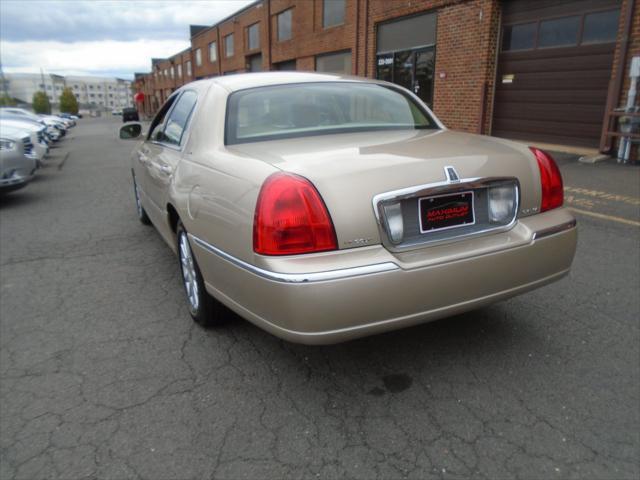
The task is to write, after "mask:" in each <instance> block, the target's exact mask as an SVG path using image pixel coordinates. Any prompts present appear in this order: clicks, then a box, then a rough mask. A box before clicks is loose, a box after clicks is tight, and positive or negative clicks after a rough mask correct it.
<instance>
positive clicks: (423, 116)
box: [225, 82, 438, 145]
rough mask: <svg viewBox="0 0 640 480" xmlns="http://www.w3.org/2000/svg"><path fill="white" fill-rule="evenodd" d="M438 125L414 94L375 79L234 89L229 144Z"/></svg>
mask: <svg viewBox="0 0 640 480" xmlns="http://www.w3.org/2000/svg"><path fill="white" fill-rule="evenodd" d="M433 128H438V127H437V124H436V123H435V121H434V120H433V119H432V118H431V117H430V116H429V115H428V113H427V112H426V111H424V110H423V109H422V108H421V107H420V106H419V105H418V104H416V103H415V102H414V101H413V100H412V99H411V98H410V97H409V96H406V95H405V94H404V93H402V92H400V91H399V90H396V89H394V88H391V87H387V86H383V85H378V84H373V83H352V82H323V83H303V84H287V85H276V86H269V87H259V88H252V89H248V90H240V91H237V92H234V93H232V94H231V96H230V97H229V101H228V106H227V124H226V132H225V139H226V143H227V144H228V145H233V144H237V143H248V142H260V141H266V140H276V139H285V138H294V137H306V136H314V135H326V134H339V133H352V132H368V131H382V130H415V129H433Z"/></svg>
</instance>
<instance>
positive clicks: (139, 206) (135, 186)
mask: <svg viewBox="0 0 640 480" xmlns="http://www.w3.org/2000/svg"><path fill="white" fill-rule="evenodd" d="M133 195H134V197H135V200H136V213H137V214H138V220H140V223H142V224H143V225H151V220H149V216H148V215H147V212H145V211H144V208H143V207H142V204H141V203H140V194H139V193H138V184H137V183H136V177H133Z"/></svg>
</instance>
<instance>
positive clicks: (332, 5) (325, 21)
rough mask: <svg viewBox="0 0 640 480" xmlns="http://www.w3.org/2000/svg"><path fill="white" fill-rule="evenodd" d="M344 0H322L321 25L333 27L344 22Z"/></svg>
mask: <svg viewBox="0 0 640 480" xmlns="http://www.w3.org/2000/svg"><path fill="white" fill-rule="evenodd" d="M344 10H345V0H324V2H323V4H322V25H323V26H324V28H328V27H335V26H336V25H342V24H343V23H344Z"/></svg>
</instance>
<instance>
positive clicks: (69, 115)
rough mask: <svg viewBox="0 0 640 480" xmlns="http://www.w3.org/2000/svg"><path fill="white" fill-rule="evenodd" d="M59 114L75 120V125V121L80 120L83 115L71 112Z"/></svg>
mask: <svg viewBox="0 0 640 480" xmlns="http://www.w3.org/2000/svg"><path fill="white" fill-rule="evenodd" d="M58 116H59V117H61V118H68V119H70V120H73V123H74V125H75V121H76V120H78V119H79V118H81V116H80V115H79V114H78V115H72V114H70V113H60V114H59V115H58Z"/></svg>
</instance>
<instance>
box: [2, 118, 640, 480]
mask: <svg viewBox="0 0 640 480" xmlns="http://www.w3.org/2000/svg"><path fill="white" fill-rule="evenodd" d="M118 127H119V123H118V121H117V119H112V118H102V119H94V118H87V119H82V120H80V122H79V125H78V126H77V127H76V128H75V129H73V130H72V131H71V133H70V134H69V136H68V138H66V139H65V140H63V141H62V142H61V145H60V146H59V147H56V148H55V149H54V150H53V151H52V155H51V157H50V158H49V160H48V161H47V164H46V166H45V168H43V169H42V170H41V171H39V172H38V176H37V179H36V180H35V181H34V182H33V183H32V184H30V185H29V186H27V187H26V188H25V189H23V190H20V191H17V192H14V193H11V194H9V195H6V196H4V197H2V198H0V479H2V480H9V479H41V478H55V479H84V478H87V479H88V478H100V479H129V478H143V479H149V480H158V479H191V478H193V479H205V478H229V479H236V478H321V479H325V478H326V479H329V478H340V479H341V478H354V479H373V478H384V479H392V478H415V479H425V478H443V479H448V478H456V479H460V478H470V479H483V478H487V479H512V478H518V479H554V478H558V479H560V478H562V479H565V478H570V479H615V480H621V479H638V478H639V477H640V460H639V459H640V322H639V320H640V294H639V292H638V289H639V288H640V167H633V166H621V165H616V164H615V163H603V164H596V165H585V164H580V163H578V162H577V161H576V159H575V158H573V157H566V156H564V157H563V156H560V157H559V158H560V164H561V169H562V171H563V174H564V175H565V184H566V187H567V189H566V195H567V205H568V206H569V207H571V208H572V209H574V211H575V213H576V217H577V218H578V221H579V245H578V252H577V255H576V259H575V263H574V267H573V271H572V273H571V274H570V275H569V276H568V277H567V278H565V279H563V280H562V281H560V282H557V283H555V284H552V285H549V286H547V287H545V288H542V289H540V290H537V291H534V292H531V293H528V294H526V295H523V296H520V297H516V298H514V299H511V300H509V301H505V302H501V303H498V304H496V305H494V306H491V307H489V308H484V309H482V310H479V311H475V312H471V313H468V314H465V315H460V316H457V317H453V318H449V319H445V320H441V321H438V322H433V323H430V324H426V325H422V326H418V327H414V328H410V329H406V330H401V331H397V332H392V333H388V334H384V335H378V336H374V337H369V338H365V339H362V340H357V341H353V342H349V343H344V344H340V345H335V346H328V347H309V346H301V345H294V344H290V343H287V342H284V341H282V340H279V339H276V338H275V337H273V336H271V335H269V334H268V333H265V332H264V331H262V330H260V329H258V328H256V327H254V326H253V325H251V324H250V323H249V322H246V321H244V320H242V319H240V318H238V317H235V316H232V315H230V321H229V322H228V324H227V325H225V326H223V327H221V328H217V329H211V330H204V329H202V328H200V327H198V326H197V325H195V324H194V323H193V321H192V320H191V318H190V316H189V313H188V310H187V306H186V301H185V299H184V294H183V290H182V285H181V281H180V274H179V269H178V262H177V260H176V258H175V257H174V256H173V254H172V253H171V251H170V250H169V248H168V247H167V246H166V245H165V244H164V243H163V241H162V240H161V239H160V237H159V235H158V234H157V233H156V231H155V230H154V229H153V228H151V227H145V226H143V225H141V224H140V223H139V222H138V220H137V219H136V216H135V212H134V203H133V193H132V189H131V175H130V171H129V168H128V165H129V159H128V156H129V152H130V150H131V148H132V145H133V143H132V142H124V141H120V140H118V139H117V128H118ZM514 268H517V266H514Z"/></svg>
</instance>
